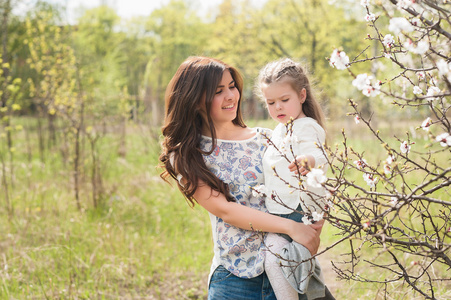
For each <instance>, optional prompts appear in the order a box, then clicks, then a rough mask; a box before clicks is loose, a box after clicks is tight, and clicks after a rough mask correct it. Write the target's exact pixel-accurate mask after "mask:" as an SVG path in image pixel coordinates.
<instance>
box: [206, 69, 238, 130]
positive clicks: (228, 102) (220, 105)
mask: <svg viewBox="0 0 451 300" xmlns="http://www.w3.org/2000/svg"><path fill="white" fill-rule="evenodd" d="M239 100H240V92H239V91H238V89H237V87H236V86H235V80H234V79H233V77H232V74H230V71H229V70H225V71H224V73H223V74H222V79H221V82H220V83H219V85H218V86H217V87H216V94H215V96H214V98H213V101H212V103H211V109H210V116H211V119H212V120H213V123H214V124H215V126H217V125H220V124H221V123H227V122H232V121H233V120H234V119H235V118H236V114H237V109H238V101H239Z"/></svg>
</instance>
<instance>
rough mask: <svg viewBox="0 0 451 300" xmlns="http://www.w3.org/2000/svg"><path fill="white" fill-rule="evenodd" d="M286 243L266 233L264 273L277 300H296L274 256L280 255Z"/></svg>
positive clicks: (282, 239) (274, 235)
mask: <svg viewBox="0 0 451 300" xmlns="http://www.w3.org/2000/svg"><path fill="white" fill-rule="evenodd" d="M288 243H289V241H287V240H286V239H284V238H283V237H281V236H279V235H277V234H275V233H268V236H267V237H266V245H267V247H268V250H267V251H265V255H266V257H265V271H266V274H267V275H268V279H269V282H270V283H271V286H272V288H273V290H274V293H275V294H276V297H277V299H279V300H285V299H286V300H291V299H293V300H298V299H299V294H298V292H297V291H296V290H295V289H293V287H292V286H291V285H290V283H289V282H288V281H287V280H286V279H285V276H284V275H283V272H282V269H281V267H280V260H279V258H278V257H277V256H276V255H274V254H278V253H280V251H281V250H282V248H283V247H284V246H285V245H286V244H288ZM271 252H272V253H271ZM273 253H274V254H273ZM282 263H283V262H282Z"/></svg>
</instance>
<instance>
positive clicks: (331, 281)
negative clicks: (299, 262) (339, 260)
mask: <svg viewBox="0 0 451 300" xmlns="http://www.w3.org/2000/svg"><path fill="white" fill-rule="evenodd" d="M329 253H330V252H326V253H323V254H322V255H320V256H318V261H319V263H320V265H321V269H322V271H323V276H324V280H325V281H326V286H327V288H328V289H329V290H330V292H331V293H332V295H336V291H337V289H338V288H339V286H340V282H339V281H337V274H336V273H335V272H334V270H333V269H332V264H331V260H332V257H331V255H330V254H329Z"/></svg>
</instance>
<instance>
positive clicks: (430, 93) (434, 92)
mask: <svg viewBox="0 0 451 300" xmlns="http://www.w3.org/2000/svg"><path fill="white" fill-rule="evenodd" d="M438 94H440V89H439V88H438V87H436V86H431V87H429V88H428V92H427V94H426V96H428V97H430V98H428V101H432V100H434V99H437V97H433V96H437V95H438Z"/></svg>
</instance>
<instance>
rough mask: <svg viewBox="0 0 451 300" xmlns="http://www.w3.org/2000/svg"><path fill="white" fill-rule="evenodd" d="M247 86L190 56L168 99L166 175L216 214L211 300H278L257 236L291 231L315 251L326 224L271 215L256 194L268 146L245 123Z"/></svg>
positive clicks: (221, 67)
mask: <svg viewBox="0 0 451 300" xmlns="http://www.w3.org/2000/svg"><path fill="white" fill-rule="evenodd" d="M242 85H243V81H242V77H241V75H240V74H239V73H238V71H237V70H236V69H235V68H233V67H231V66H229V65H227V64H225V63H223V62H221V61H219V60H215V59H212V58H207V57H190V58H188V59H187V60H186V61H185V62H183V63H182V64H181V66H180V67H179V68H178V70H177V72H176V74H175V75H174V77H173V78H172V80H171V82H170V83H169V85H168V87H167V90H166V96H165V102H166V103H165V108H166V111H165V123H164V126H163V128H162V131H163V136H164V139H163V143H162V147H163V151H162V154H161V156H160V160H161V161H162V163H163V167H164V168H165V172H163V174H162V177H163V178H164V179H167V178H169V177H172V178H174V179H176V180H177V185H178V187H179V189H180V190H181V191H182V193H183V194H184V196H185V197H186V199H187V200H188V202H189V203H190V204H191V205H194V204H195V203H198V204H200V205H201V206H203V207H204V208H205V209H206V210H207V211H208V212H209V215H210V220H211V226H212V231H213V242H214V258H213V262H212V265H211V272H210V276H209V295H208V297H209V299H250V300H253V299H275V296H274V292H273V290H272V287H271V285H270V284H269V280H268V278H267V276H266V273H265V272H264V259H265V255H264V251H263V249H264V243H263V242H262V240H261V239H260V237H259V235H258V231H263V232H276V233H283V234H288V235H289V236H290V237H291V238H293V240H295V241H297V242H299V243H300V244H303V245H304V246H305V247H307V248H308V249H309V251H310V252H311V253H312V254H314V253H316V251H317V250H318V246H319V234H320V231H321V227H322V223H321V222H319V224H313V225H311V226H307V225H305V224H301V223H298V222H294V221H292V220H289V219H286V218H281V217H278V216H275V215H271V214H268V213H266V207H265V204H264V200H263V198H260V197H255V196H253V195H252V191H251V189H250V188H249V186H257V185H260V184H263V173H262V171H261V170H262V169H263V168H262V161H261V160H262V157H263V154H264V152H265V150H266V146H265V144H266V143H265V141H264V140H263V139H262V138H261V136H260V132H262V131H264V130H263V129H261V128H249V127H246V125H245V124H244V122H243V119H242V115H241V108H240V105H241V94H242Z"/></svg>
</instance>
